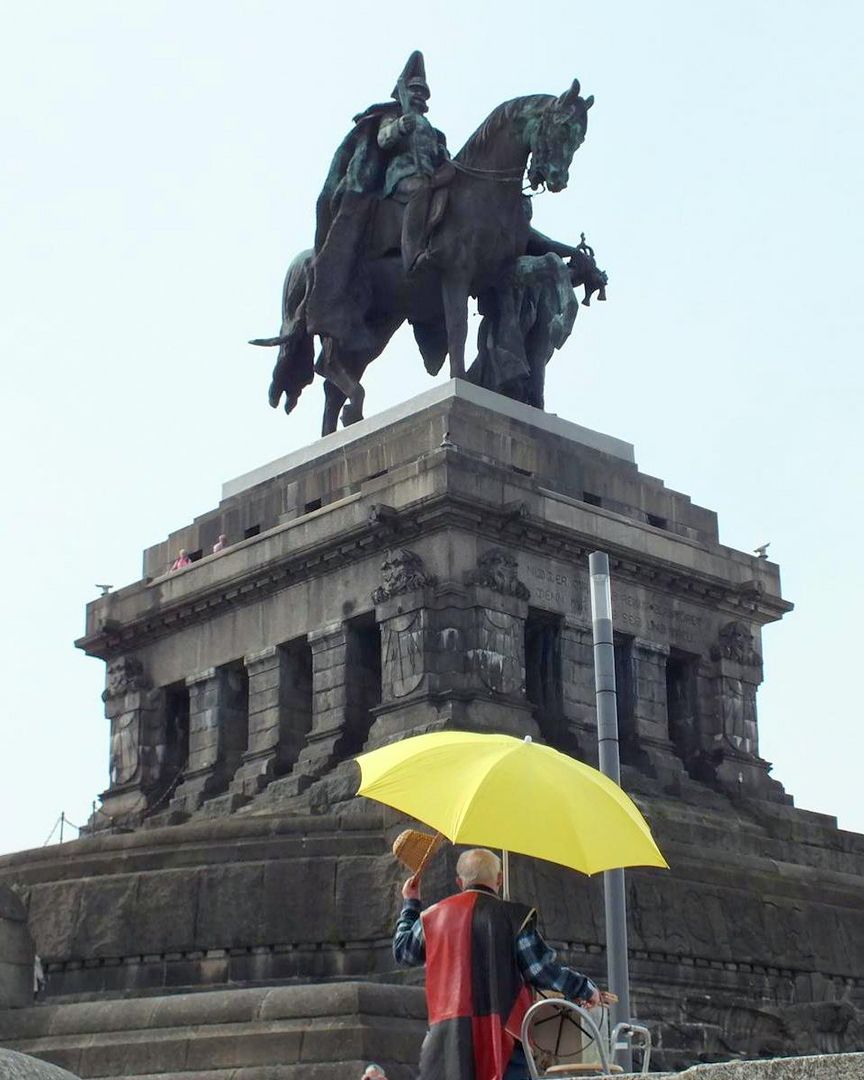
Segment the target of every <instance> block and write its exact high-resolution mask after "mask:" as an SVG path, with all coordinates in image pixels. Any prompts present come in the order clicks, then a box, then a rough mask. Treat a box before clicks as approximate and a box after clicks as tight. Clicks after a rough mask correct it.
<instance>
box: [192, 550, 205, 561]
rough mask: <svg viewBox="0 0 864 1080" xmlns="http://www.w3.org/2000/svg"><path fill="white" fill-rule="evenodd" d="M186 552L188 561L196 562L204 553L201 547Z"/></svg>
mask: <svg viewBox="0 0 864 1080" xmlns="http://www.w3.org/2000/svg"><path fill="white" fill-rule="evenodd" d="M188 554H189V562H198V560H199V559H200V558H201V556H202V555H203V554H204V552H203V550H202V549H201V548H198V550H197V551H190V552H189V553H188Z"/></svg>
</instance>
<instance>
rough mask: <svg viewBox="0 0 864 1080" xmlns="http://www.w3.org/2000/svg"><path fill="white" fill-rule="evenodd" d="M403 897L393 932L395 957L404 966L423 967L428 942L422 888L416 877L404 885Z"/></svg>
mask: <svg viewBox="0 0 864 1080" xmlns="http://www.w3.org/2000/svg"><path fill="white" fill-rule="evenodd" d="M402 897H403V904H402V910H401V911H400V912H399V918H398V919H397V921H396V930H395V932H394V934H393V959H394V960H395V961H396V963H397V964H400V965H401V966H402V967H422V965H423V964H425V963H426V942H425V940H424V938H423V923H422V922H421V920H420V907H421V903H420V889H419V886H418V885H417V883H416V882H415V880H414V878H409V879H408V880H407V881H406V882H405V884H404V885H403V886H402Z"/></svg>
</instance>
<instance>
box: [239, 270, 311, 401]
mask: <svg viewBox="0 0 864 1080" xmlns="http://www.w3.org/2000/svg"><path fill="white" fill-rule="evenodd" d="M313 254H314V253H313V252H312V251H311V250H309V251H301V252H300V254H299V255H298V256H297V257H296V258H295V259H294V260H293V262H292V263H291V265H290V266H289V267H288V272H287V273H286V275H285V284H284V286H283V288H282V330H281V333H279V334H277V335H276V337H272V338H254V339H253V340H252V341H250V342H249V344H250V345H263V346H265V347H272V346H276V345H278V346H279V355H278V357H277V358H276V366H275V367H274V369H273V378H272V380H271V382H270V390H269V393H268V399H269V401H270V405H271V406H272V407H273V408H274V409H275V408H276V407H277V406H278V405H279V402H280V401H281V399H282V395H283V394H284V395H285V412H286V413H290V412H291V410H292V409H293V408H294V406H295V405H296V404H297V400H298V398H299V397H300V394H301V392H302V390H303V387H304V386H308V385H309V383H311V382H312V380H313V378H314V377H315V371H314V368H313V361H314V359H315V346H314V341H313V338H312V335H311V334H309V332H308V330H307V328H306V315H305V309H304V300H305V298H306V291H307V289H308V286H309V281H310V267H311V264H312V258H313Z"/></svg>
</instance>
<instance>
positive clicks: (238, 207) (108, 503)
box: [0, 0, 864, 851]
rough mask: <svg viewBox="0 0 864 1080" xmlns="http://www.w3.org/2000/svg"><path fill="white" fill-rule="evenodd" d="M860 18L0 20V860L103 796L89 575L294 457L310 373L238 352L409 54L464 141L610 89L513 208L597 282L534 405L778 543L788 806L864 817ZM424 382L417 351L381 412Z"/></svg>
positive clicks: (370, 397)
mask: <svg viewBox="0 0 864 1080" xmlns="http://www.w3.org/2000/svg"><path fill="white" fill-rule="evenodd" d="M862 11H864V9H862V7H861V5H860V4H858V3H856V2H854V0H847V2H845V3H840V2H836V0H835V2H830V0H829V2H824V0H823V2H821V3H819V4H814V3H812V2H791V0H790V2H787V3H777V2H775V3H771V2H763V3H759V4H754V3H753V2H752V0H750V2H747V3H745V2H740V0H733V2H729V0H723V2H722V3H721V2H719V0H711V2H700V3H694V2H693V0H687V2H681V3H671V2H670V3H663V2H655V3H646V2H644V0H631V2H619V3H614V2H613V3H609V2H607V3H597V2H592V3H584V2H579V3H575V2H574V0H550V2H547V3H545V4H542V5H531V4H525V3H524V2H519V3H515V2H511V0H495V2H489V3H485V2H478V0H464V2H460V3H455V2H452V3H427V4H425V5H413V6H405V5H401V6H387V7H385V6H384V5H378V6H373V5H367V4H362V5H361V4H357V3H352V4H348V3H344V2H341V0H332V2H331V3H328V4H326V5H324V4H322V5H310V4H304V5H302V6H301V5H289V4H287V3H284V2H283V3H273V2H270V0H244V2H242V3H240V2H239V0H238V2H232V3H229V2H225V0H221V2H219V0H208V2H206V3H205V2H200V0H185V2H181V0H173V2H170V3H169V2H163V0H147V2H146V3H144V2H140V0H138V2H133V0H124V2H120V0H115V2H113V3H108V2H105V3H97V2H93V0H76V2H75V3H74V4H72V3H68V2H67V0H63V2H60V0H57V2H53V3H49V2H45V0H28V3H26V4H20V3H10V2H9V0H6V2H4V3H3V4H2V15H3V25H4V34H3V37H2V41H0V135H2V151H3V161H2V169H0V235H2V260H0V297H2V318H0V345H2V357H3V395H2V405H3V424H2V447H0V449H2V461H3V510H4V514H3V519H4V520H3V529H2V540H0V543H2V566H3V567H4V568H5V571H6V573H7V580H6V585H5V588H4V596H5V597H6V600H5V604H4V607H5V618H4V619H3V624H2V631H0V633H2V636H3V643H2V649H0V656H2V658H3V678H2V687H3V698H2V714H0V851H9V850H15V849H18V848H23V847H31V846H38V845H39V844H41V843H42V842H43V841H44V840H45V838H46V837H47V836H48V834H49V832H50V831H51V828H52V826H53V825H54V822H55V821H56V819H57V818H58V816H59V814H60V812H61V811H65V812H66V813H67V815H68V817H69V819H70V820H71V821H73V822H75V823H76V824H81V823H82V822H83V821H84V820H85V819H86V817H87V814H88V812H89V807H90V803H91V800H92V799H94V798H95V797H96V795H97V794H98V792H100V791H102V790H104V788H105V787H106V786H107V782H108V777H107V765H108V722H107V721H106V720H105V719H104V716H103V712H102V703H101V701H100V698H99V695H100V692H101V689H102V686H103V679H104V665H103V664H102V663H101V662H100V661H97V660H93V659H90V658H87V657H85V656H84V655H83V654H81V653H79V652H77V651H76V650H75V649H74V648H73V645H72V642H73V639H75V638H76V637H78V636H80V634H81V633H82V632H83V628H84V605H85V603H86V602H87V601H88V600H90V599H92V598H93V597H95V596H96V595H97V592H98V590H97V589H96V588H95V583H96V582H108V583H111V584H113V585H114V586H115V587H119V586H121V585H125V584H128V583H130V582H132V581H134V580H136V579H138V578H139V577H140V574H141V552H142V550H143V548H145V547H146V546H149V545H150V544H153V543H156V542H157V541H159V540H161V539H163V538H164V537H165V536H166V535H167V534H168V532H169V531H170V530H172V529H174V528H177V527H179V526H182V525H184V524H186V523H188V522H189V521H191V520H192V518H193V517H194V516H195V515H196V514H199V513H202V512H203V511H206V510H209V509H211V508H213V507H215V506H216V504H217V502H218V499H219V492H220V486H221V483H222V482H223V481H224V480H226V479H229V478H231V477H234V476H236V475H238V474H239V473H242V472H245V471H247V470H249V469H252V468H254V467H256V466H257V465H260V464H263V463H265V462H267V461H270V460H272V459H274V458H276V457H279V456H281V455H282V454H285V453H287V452H288V451H290V450H293V449H296V448H298V447H300V446H304V445H306V444H307V443H309V442H311V441H312V440H313V439H314V438H315V437H316V435H317V432H318V429H319V424H320V415H321V404H322V393H321V388H320V386H315V387H312V388H310V389H308V390H307V391H306V392H305V394H304V396H303V399H302V400H301V403H300V406H299V408H298V409H297V411H296V412H295V413H294V414H293V415H292V416H291V417H290V418H286V416H285V415H284V413H282V412H281V411H279V412H276V411H272V410H270V408H269V407H268V405H267V398H266V395H267V385H268V381H269V373H270V368H271V366H272V363H273V355H272V353H271V352H268V351H264V350H260V349H253V348H252V347H250V346H248V345H246V344H245V343H246V341H247V339H248V338H250V337H256V336H266V335H270V334H273V333H276V331H277V329H278V323H279V299H280V289H281V282H282V276H283V274H284V270H285V267H286V265H287V263H288V262H289V260H290V259H291V258H292V257H293V256H294V254H295V253H296V252H298V251H300V250H301V249H303V248H305V247H308V246H309V245H310V244H311V241H312V234H313V211H314V203H315V198H316V196H317V194H318V190H319V188H320V185H321V182H322V180H323V178H324V176H325V174H326V170H327V167H328V164H329V160H330V157H331V155H332V153H333V151H334V149H335V147H336V145H337V144H338V142H339V141H340V139H341V138H342V137H343V135H344V134H345V133H346V131H347V130H348V128H349V127H350V118H351V116H352V115H353V114H354V113H355V112H358V111H360V110H361V109H362V108H364V107H365V106H366V105H368V104H370V103H371V102H374V101H380V100H386V98H387V97H388V95H389V93H390V90H391V89H392V86H393V84H394V82H395V79H396V76H397V75H398V73H399V71H400V70H401V68H402V65H403V64H404V62H405V60H406V58H407V56H408V54H409V52H410V51H411V50H412V49H414V48H421V49H423V50H424V52H425V56H426V66H427V74H428V77H429V82H430V85H431V88H432V99H431V102H430V119H431V120H432V121H433V123H434V124H435V125H436V126H437V127H440V128H442V129H443V130H444V131H445V132H446V134H447V136H448V141H449V144H450V146H451V149H452V150H454V151H455V150H456V149H458V148H459V147H460V146H461V145H462V143H463V142H464V140H465V138H466V137H467V136H468V135H469V134H470V133H471V131H473V129H474V128H475V127H476V126H477V125H478V124H479V123H480V122H481V121H482V120H483V119H484V117H485V116H486V115H487V114H488V113H489V111H490V110H491V109H492V108H493V107H494V106H495V105H497V104H498V103H500V102H501V101H504V100H506V99H508V98H511V97H515V96H517V95H521V94H527V93H536V92H554V93H560V92H561V91H563V90H564V89H565V88H566V87H567V86H568V85H569V84H570V81H571V80H572V79H573V77H574V76H578V77H579V79H580V80H581V83H582V88H583V93H585V94H589V93H590V94H593V95H594V96H595V99H596V104H595V106H594V108H593V109H592V111H591V113H590V124H589V130H588V137H587V139H586V141H585V144H584V146H583V147H582V148H581V149H580V150H579V152H578V154H577V156H576V158H575V159H574V165H573V168H572V170H571V183H570V186H569V188H568V189H567V190H566V191H564V192H562V193H560V194H557V195H551V194H547V195H543V196H541V197H539V198H538V199H537V200H536V203H535V223H536V225H537V226H538V227H539V228H540V229H541V230H542V231H544V232H547V233H549V234H551V235H554V236H557V237H560V238H562V239H570V240H573V241H575V240H578V237H579V233H580V232H581V231H583V230H584V231H585V232H586V233H587V234H588V239H589V241H590V242H591V243H592V244H593V245H594V246H595V248H596V251H597V257H598V261H599V263H600V265H601V266H603V267H604V268H605V269H606V270H607V271H608V273H609V278H610V284H609V300H608V302H607V303H606V304H605V305H604V304H595V305H592V307H591V308H590V309H588V310H586V309H582V311H581V313H580V315H579V318H578V320H577V324H576V327H575V330H574V333H573V336H572V337H571V339H570V341H569V343H568V344H567V345H566V346H565V348H564V350H563V351H562V352H561V353H559V354H557V355H556V356H555V357H554V359H553V361H552V362H551V364H550V366H549V369H548V392H547V400H548V401H550V402H554V405H553V406H552V407H553V408H554V410H555V411H556V412H557V413H558V414H559V415H561V416H563V417H566V418H567V419H570V420H573V421H575V422H577V423H579V424H582V425H585V426H587V427H590V428H594V429H596V430H599V431H602V432H606V433H608V434H610V435H614V436H617V437H618V438H622V439H625V440H627V441H629V442H632V443H634V444H635V447H636V458H637V461H638V463H639V465H640V467H641V469H642V470H643V471H644V472H646V473H648V474H650V475H653V476H659V477H662V478H663V479H664V481H665V482H666V484H667V485H668V486H669V487H670V488H673V489H675V490H678V491H682V492H685V493H686V494H688V495H690V496H691V497H692V499H693V501H694V502H696V503H699V504H701V505H703V506H708V507H710V508H711V509H713V510H716V511H717V513H718V514H719V518H720V532H721V539H722V541H723V542H724V543H726V544H729V545H731V546H733V547H738V548H740V549H742V550H745V551H750V550H751V549H752V548H754V547H755V546H756V545H757V544H762V543H764V542H766V541H770V542H771V548H770V555H771V556H772V557H773V558H774V559H776V561H778V562H779V564H780V566H781V571H782V577H783V587H784V594H785V596H786V597H787V598H788V599H790V600H792V601H794V603H795V604H796V609H795V611H794V612H793V613H792V614H790V615H789V616H787V617H786V618H785V619H784V620H783V623H782V624H776V625H773V626H769V627H767V628H766V630H765V632H764V635H763V641H764V656H765V677H766V682H765V685H764V687H763V689H762V690H761V691H760V694H759V718H760V732H761V752H762V754H763V756H765V757H766V758H767V759H769V760H770V761H773V762H774V773H773V775H774V776H775V777H776V778H777V779H779V780H780V781H781V782H782V783H783V784H784V785H785V786H786V789H787V791H788V792H789V793H790V794H792V795H794V796H795V800H796V804H797V805H799V806H801V807H804V808H807V809H811V810H818V811H821V812H824V813H829V814H836V815H837V816H838V817H839V820H840V824H841V826H842V827H844V828H849V829H857V830H860V831H862V832H864V808H862V800H861V798H860V795H859V791H860V787H861V781H860V771H861V765H860V755H861V752H862V749H864V740H862V737H861V727H862V717H861V712H862V709H861V703H860V699H859V698H858V695H857V690H856V687H857V682H855V681H854V680H853V679H852V675H853V674H854V672H855V671H856V670H857V664H858V663H859V662H860V652H861V647H860V643H859V636H860V635H859V629H858V627H859V610H858V609H859V606H860V603H861V586H862V569H861V565H862V561H861V558H860V557H859V553H858V542H859V539H860V537H861V535H862V533H864V515H862V510H861V490H860V489H861V483H860V456H861V424H862V421H861V405H862V376H861V369H860V357H861V351H862V350H861V341H862V337H864V333H862V331H864V325H862V322H864V320H862V306H864V305H862V273H861V258H862V251H864V242H862V241H864V235H862V232H864V230H862V217H861V197H862V196H861V193H862V191H864V167H862V161H864V157H862V138H861V118H862V116H864V90H862V80H861V74H860V72H861V56H860V53H861V41H862V23H864V15H862ZM473 325H474V326H476V323H474V324H473ZM470 332H471V333H472V336H473V326H472V328H471V331H470ZM441 378H442V379H443V378H444V373H442V376H441ZM430 385H432V383H431V381H430V379H429V377H428V376H427V375H426V374H425V372H424V370H423V367H422V364H421V361H420V358H419V356H418V355H417V354H416V351H415V348H414V345H413V340H412V339H411V337H410V336H409V335H406V334H404V333H402V334H400V336H398V337H397V338H396V339H395V341H394V342H393V344H392V345H391V347H390V348H389V350H388V351H387V353H386V354H385V356H384V357H383V358H382V359H380V360H378V361H376V363H375V365H374V366H373V369H372V371H371V372H370V373H369V375H368V376H367V379H366V386H367V415H370V414H372V413H373V412H375V411H378V410H380V409H382V408H384V407H386V406H388V405H391V404H395V403H396V402H397V401H400V400H402V399H404V398H406V397H409V396H411V395H413V394H416V393H419V392H421V391H422V390H424V389H425V388H426V387H428V386H430ZM70 835H74V830H73V831H72V832H71V833H69V832H67V837H68V836H70Z"/></svg>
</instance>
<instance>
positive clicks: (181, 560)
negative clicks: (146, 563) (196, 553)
mask: <svg viewBox="0 0 864 1080" xmlns="http://www.w3.org/2000/svg"><path fill="white" fill-rule="evenodd" d="M191 565H192V560H191V559H190V558H189V556H188V555H187V554H186V548H180V552H179V554H178V555H177V558H176V559H175V560H174V563H173V565H172V567H171V569H172V571H173V570H182V569H183V567H184V566H191Z"/></svg>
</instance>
